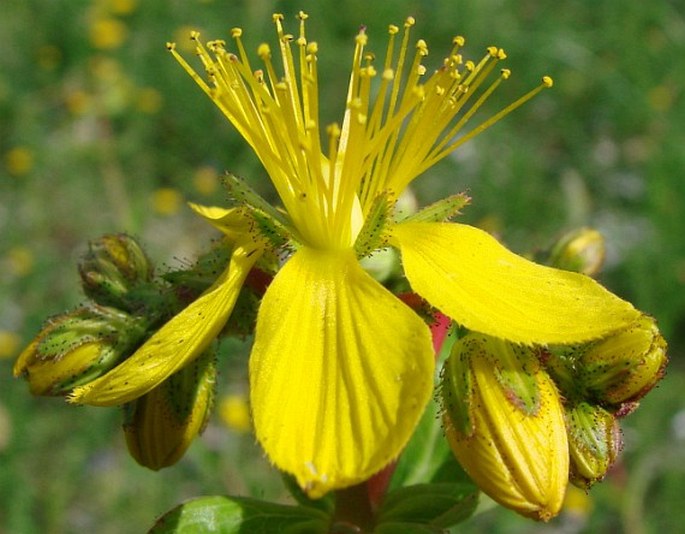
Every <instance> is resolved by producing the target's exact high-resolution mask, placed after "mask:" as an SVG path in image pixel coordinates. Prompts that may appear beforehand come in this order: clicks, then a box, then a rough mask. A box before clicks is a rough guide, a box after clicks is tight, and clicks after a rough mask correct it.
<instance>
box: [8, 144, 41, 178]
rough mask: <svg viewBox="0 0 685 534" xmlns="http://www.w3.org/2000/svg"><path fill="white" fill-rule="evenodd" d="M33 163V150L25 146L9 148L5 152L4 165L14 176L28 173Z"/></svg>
mask: <svg viewBox="0 0 685 534" xmlns="http://www.w3.org/2000/svg"><path fill="white" fill-rule="evenodd" d="M33 164H34V155H33V151H31V149H29V148H27V147H25V146H17V147H14V148H10V149H9V150H8V151H7V152H6V153H5V166H6V167H7V171H8V172H9V173H10V174H12V175H14V176H24V175H26V174H28V173H29V172H31V170H32V169H33Z"/></svg>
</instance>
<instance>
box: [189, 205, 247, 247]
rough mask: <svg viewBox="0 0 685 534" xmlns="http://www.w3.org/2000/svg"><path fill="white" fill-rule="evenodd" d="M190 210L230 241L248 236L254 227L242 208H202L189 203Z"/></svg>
mask: <svg viewBox="0 0 685 534" xmlns="http://www.w3.org/2000/svg"><path fill="white" fill-rule="evenodd" d="M188 205H189V206H190V207H191V209H192V210H193V211H194V212H195V213H197V214H198V215H200V216H201V217H203V218H204V219H205V220H206V221H207V222H209V224H211V225H212V226H214V227H215V228H216V229H217V230H219V231H220V232H223V233H224V234H226V235H227V236H228V237H230V238H231V239H234V240H235V239H238V238H240V236H242V235H245V234H248V233H250V232H251V231H252V227H253V226H254V221H253V219H252V218H251V217H250V216H249V215H248V214H247V213H246V211H245V210H244V209H243V208H220V207H218V206H203V205H202V204H195V203H194V202H189V203H188Z"/></svg>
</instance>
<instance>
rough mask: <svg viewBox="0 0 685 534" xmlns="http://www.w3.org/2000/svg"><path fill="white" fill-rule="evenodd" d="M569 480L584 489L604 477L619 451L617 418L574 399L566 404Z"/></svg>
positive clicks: (619, 439)
mask: <svg viewBox="0 0 685 534" xmlns="http://www.w3.org/2000/svg"><path fill="white" fill-rule="evenodd" d="M565 414H566V430H567V433H568V442H569V451H570V455H571V482H572V483H573V484H574V485H576V486H578V487H580V488H584V489H587V488H589V487H590V486H591V485H592V484H594V483H595V482H597V481H599V480H601V479H602V478H604V475H606V472H607V471H608V469H609V468H610V467H611V465H612V464H613V463H614V461H615V460H616V457H617V456H618V454H619V453H620V452H621V448H622V446H623V440H622V437H621V429H620V428H619V425H618V421H617V420H616V418H615V417H614V415H613V414H611V413H609V412H608V411H607V410H605V409H604V408H602V407H600V406H596V405H593V404H589V403H587V402H578V403H574V404H572V405H570V406H567V407H566V411H565Z"/></svg>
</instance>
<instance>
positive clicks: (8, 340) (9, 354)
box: [0, 330, 21, 360]
mask: <svg viewBox="0 0 685 534" xmlns="http://www.w3.org/2000/svg"><path fill="white" fill-rule="evenodd" d="M20 345H21V336H20V335H19V334H17V333H16V332H12V331H11V330H0V360H2V359H4V358H14V357H15V356H16V355H17V353H18V352H19V348H20Z"/></svg>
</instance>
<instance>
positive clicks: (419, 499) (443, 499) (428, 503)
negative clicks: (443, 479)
mask: <svg viewBox="0 0 685 534" xmlns="http://www.w3.org/2000/svg"><path fill="white" fill-rule="evenodd" d="M477 504H478V488H477V487H476V486H475V485H473V484H472V483H470V482H457V483H454V484H451V483H441V484H417V485H415V486H407V487H404V488H400V489H398V490H395V491H393V492H391V493H390V494H389V495H388V496H387V498H386V499H385V501H384V502H383V506H382V507H381V509H380V513H379V520H378V524H379V526H383V525H387V524H388V523H410V524H418V525H426V526H429V527H436V528H441V529H442V528H448V527H451V526H452V525H456V524H457V523H459V522H461V521H463V520H464V519H466V518H468V517H470V516H471V514H473V512H474V510H475V509H476V506H477ZM402 532H404V531H402Z"/></svg>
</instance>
